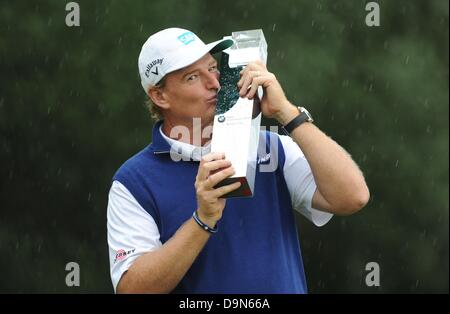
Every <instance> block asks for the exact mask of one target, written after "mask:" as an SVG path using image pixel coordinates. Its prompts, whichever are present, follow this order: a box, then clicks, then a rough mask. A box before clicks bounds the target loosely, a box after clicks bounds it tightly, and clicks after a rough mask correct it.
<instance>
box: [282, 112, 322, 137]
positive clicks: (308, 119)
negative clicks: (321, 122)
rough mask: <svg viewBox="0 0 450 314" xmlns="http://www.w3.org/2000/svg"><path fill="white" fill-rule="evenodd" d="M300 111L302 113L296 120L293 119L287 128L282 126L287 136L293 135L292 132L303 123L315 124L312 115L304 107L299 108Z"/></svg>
mask: <svg viewBox="0 0 450 314" xmlns="http://www.w3.org/2000/svg"><path fill="white" fill-rule="evenodd" d="M297 109H298V111H299V112H300V113H299V115H298V116H296V117H295V118H294V119H292V120H291V121H290V122H289V123H288V124H286V125H285V126H282V127H281V128H282V129H283V131H284V132H285V133H286V134H288V135H289V134H291V133H292V131H294V129H295V128H297V127H298V126H299V125H300V124H302V123H303V122H313V121H314V119H313V118H312V116H311V114H310V113H309V112H308V110H306V109H305V108H303V107H297Z"/></svg>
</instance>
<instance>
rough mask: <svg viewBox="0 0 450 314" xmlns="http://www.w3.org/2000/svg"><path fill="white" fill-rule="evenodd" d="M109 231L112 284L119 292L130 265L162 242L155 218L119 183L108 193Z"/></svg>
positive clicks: (113, 184) (114, 184)
mask: <svg viewBox="0 0 450 314" xmlns="http://www.w3.org/2000/svg"><path fill="white" fill-rule="evenodd" d="M107 229H108V247H109V262H110V271H111V281H112V284H113V287H114V292H116V289H117V284H118V283H119V280H120V278H121V277H122V275H123V274H124V273H125V272H126V271H127V270H128V269H129V268H130V266H131V264H132V263H133V262H134V261H135V260H136V259H137V258H138V257H139V256H141V255H143V254H145V253H147V252H150V251H154V250H156V249H158V248H160V247H161V246H162V243H161V240H160V234H159V230H158V226H157V224H156V222H155V220H154V219H153V217H152V216H151V215H150V214H149V213H148V212H147V211H145V210H144V209H143V208H142V206H141V205H140V204H139V203H138V201H137V200H136V199H135V198H134V196H133V195H132V194H131V193H130V192H129V191H128V189H127V188H126V187H125V186H124V185H123V184H121V183H120V182H119V181H114V182H113V183H112V186H111V189H110V191H109V197H108V210H107Z"/></svg>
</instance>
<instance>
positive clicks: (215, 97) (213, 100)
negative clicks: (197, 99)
mask: <svg viewBox="0 0 450 314" xmlns="http://www.w3.org/2000/svg"><path fill="white" fill-rule="evenodd" d="M216 101H217V95H214V96H213V97H210V98H208V99H206V102H207V103H216Z"/></svg>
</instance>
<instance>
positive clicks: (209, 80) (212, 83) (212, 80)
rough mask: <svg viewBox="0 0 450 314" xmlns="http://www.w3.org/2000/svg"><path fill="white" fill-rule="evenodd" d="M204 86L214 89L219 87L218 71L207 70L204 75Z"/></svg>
mask: <svg viewBox="0 0 450 314" xmlns="http://www.w3.org/2000/svg"><path fill="white" fill-rule="evenodd" d="M206 88H208V89H215V90H219V89H220V83H219V73H218V72H208V74H207V76H206Z"/></svg>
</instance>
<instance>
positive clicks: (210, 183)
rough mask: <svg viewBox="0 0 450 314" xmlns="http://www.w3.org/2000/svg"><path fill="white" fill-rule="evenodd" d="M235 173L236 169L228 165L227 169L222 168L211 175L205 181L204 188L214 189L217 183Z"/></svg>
mask: <svg viewBox="0 0 450 314" xmlns="http://www.w3.org/2000/svg"><path fill="white" fill-rule="evenodd" d="M235 173H236V171H235V170H234V168H233V167H228V168H226V169H223V170H220V171H218V172H217V173H215V174H213V175H211V176H209V177H208V179H206V181H205V183H204V188H205V189H207V190H209V189H212V188H213V187H214V186H215V185H216V184H218V183H219V182H221V181H222V180H224V179H226V178H228V177H231V176H232V175H234V174H235Z"/></svg>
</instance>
